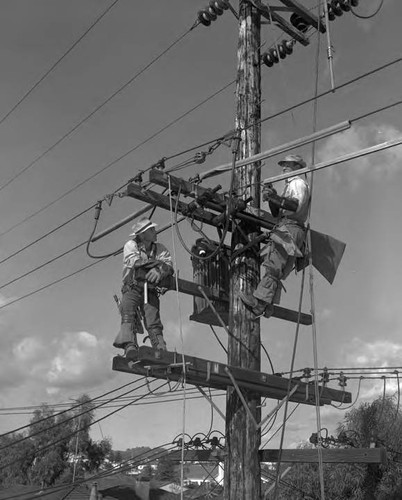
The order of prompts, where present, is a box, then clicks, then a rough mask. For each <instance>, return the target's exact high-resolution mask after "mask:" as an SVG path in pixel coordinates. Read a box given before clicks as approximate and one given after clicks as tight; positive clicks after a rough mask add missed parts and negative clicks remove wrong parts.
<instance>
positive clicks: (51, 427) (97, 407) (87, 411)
mask: <svg viewBox="0 0 402 500" xmlns="http://www.w3.org/2000/svg"><path fill="white" fill-rule="evenodd" d="M143 379H144V377H142V378H141V379H140V380H137V381H136V382H140V381H142V380H143ZM131 383H132V382H131ZM127 385H129V384H127ZM146 385H147V383H144V384H142V385H140V386H139V387H135V388H134V389H130V390H129V391H127V392H125V393H123V394H119V395H118V396H115V397H114V398H111V399H109V400H107V401H104V402H102V403H100V404H99V405H97V406H96V405H95V406H94V407H92V408H89V409H88V410H85V411H83V412H81V413H77V414H74V415H73V416H72V417H70V418H66V419H65V420H63V421H61V422H57V423H56V424H53V425H51V426H49V427H46V429H45V430H40V431H37V432H34V433H31V434H29V435H28V436H24V437H22V438H20V439H17V440H16V441H13V442H11V443H8V444H6V445H5V446H2V447H0V451H1V450H4V449H6V448H10V447H11V446H14V445H16V444H19V443H22V442H23V441H26V440H28V439H30V438H32V437H35V436H39V435H40V434H42V433H43V432H47V431H49V430H50V429H55V428H56V427H59V426H60V425H64V424H65V423H67V422H71V421H73V420H75V419H77V418H78V417H82V416H83V415H86V414H87V413H89V412H91V411H95V410H98V409H99V408H101V407H102V406H105V405H106V404H109V403H111V402H112V401H115V400H118V399H120V398H121V397H123V396H127V394H131V393H132V392H134V391H137V390H138V389H141V388H142V387H145V386H146ZM117 390H119V389H117ZM112 392H113V391H112ZM145 396H147V394H144V396H143V397H145ZM133 402H134V401H130V402H129V403H128V404H132V403H133ZM86 404H88V402H85V403H82V404H80V405H77V406H76V407H75V408H77V407H80V406H83V405H86ZM125 406H126V405H123V406H122V407H121V408H124V407H125ZM119 408H120V407H119ZM69 411H71V408H70V409H69V410H65V411H63V412H60V413H59V414H56V415H51V416H50V417H48V418H49V419H50V418H54V417H57V416H60V415H62V414H64V413H68V412H69ZM42 422H43V420H42ZM37 423H39V422H34V423H33V424H31V425H30V426H33V425H35V424H37ZM91 425H92V424H91ZM30 426H28V427H30ZM14 432H15V431H14ZM73 435H74V434H73Z"/></svg>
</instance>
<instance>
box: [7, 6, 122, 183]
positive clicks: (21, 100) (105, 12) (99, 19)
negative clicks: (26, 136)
mask: <svg viewBox="0 0 402 500" xmlns="http://www.w3.org/2000/svg"><path fill="white" fill-rule="evenodd" d="M118 1H119V0H114V1H113V2H112V3H111V4H110V5H109V6H108V7H106V9H105V10H104V11H103V12H102V13H101V14H100V15H99V16H98V17H97V18H96V19H95V21H94V22H93V23H92V24H91V25H90V26H89V27H88V28H87V29H86V30H85V31H84V33H83V34H82V35H81V36H80V37H79V38H78V39H77V40H76V41H75V42H74V43H73V44H72V45H71V46H70V47H69V48H68V49H67V51H66V52H64V54H63V55H62V56H61V57H59V59H57V61H56V62H55V63H53V64H52V66H51V67H50V68H49V69H48V70H47V71H46V72H45V73H44V74H43V75H42V76H41V77H40V78H39V80H37V81H36V82H35V83H34V85H33V86H32V87H31V88H30V89H29V90H28V91H27V92H26V93H25V94H24V95H23V96H22V97H21V98H20V99H19V100H18V101H17V102H16V104H14V106H12V108H11V109H10V110H9V111H7V112H6V114H5V115H3V116H2V117H1V118H0V125H2V123H4V122H5V120H7V118H8V117H9V116H10V115H11V114H12V113H13V112H14V111H15V110H16V109H17V108H19V106H20V105H21V104H22V103H23V102H24V101H25V100H26V99H27V97H29V96H30V95H31V94H32V92H33V91H34V90H35V89H36V88H38V86H39V85H40V84H41V83H42V82H43V81H44V80H45V79H46V78H47V77H48V76H49V75H50V74H51V73H52V72H53V71H54V70H55V69H56V68H57V66H58V65H59V64H60V63H61V62H62V61H63V59H65V58H66V57H67V56H68V54H70V53H71V52H72V51H73V50H74V49H75V47H76V46H77V45H78V44H79V43H80V42H82V40H83V39H84V38H85V37H86V36H87V35H88V34H89V33H90V32H91V31H92V30H93V28H95V26H96V25H97V24H98V23H99V22H100V21H101V20H102V19H103V18H104V17H105V16H106V14H108V12H109V11H110V10H111V9H112V8H113V7H114V6H115V5H116V4H117V2H118ZM13 180H14V179H12V180H10V181H9V182H12V181H13ZM6 185H7V184H5V185H3V186H1V187H0V191H1V190H2V189H3V188H4V187H6Z"/></svg>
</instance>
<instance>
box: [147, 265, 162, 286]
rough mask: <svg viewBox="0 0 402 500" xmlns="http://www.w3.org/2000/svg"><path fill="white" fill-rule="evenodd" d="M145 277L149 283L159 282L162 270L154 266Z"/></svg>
mask: <svg viewBox="0 0 402 500" xmlns="http://www.w3.org/2000/svg"><path fill="white" fill-rule="evenodd" d="M145 279H146V280H147V281H148V282H149V283H159V281H160V279H161V272H160V271H159V269H158V268H156V267H153V268H152V269H150V270H149V271H148V272H147V274H146V275H145Z"/></svg>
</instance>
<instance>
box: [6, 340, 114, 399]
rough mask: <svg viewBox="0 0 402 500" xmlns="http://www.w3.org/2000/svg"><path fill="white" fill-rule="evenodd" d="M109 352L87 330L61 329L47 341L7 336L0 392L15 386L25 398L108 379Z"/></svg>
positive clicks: (86, 386) (85, 385) (63, 391)
mask: <svg viewBox="0 0 402 500" xmlns="http://www.w3.org/2000/svg"><path fill="white" fill-rule="evenodd" d="M3 340H4V339H3ZM110 356H111V354H110V348H109V346H108V345H105V343H104V342H103V341H100V340H98V339H97V337H96V336H95V335H93V334H92V333H88V332H64V333H62V334H61V335H58V336H55V337H54V338H53V340H51V341H50V342H49V341H46V340H45V339H43V338H41V337H40V336H35V337H33V336H25V337H23V338H20V339H15V338H13V337H12V336H9V337H8V339H7V341H6V342H3V349H2V351H1V354H0V385H1V387H2V393H3V395H4V394H5V393H6V392H9V391H14V390H15V389H16V388H18V389H19V394H20V395H21V394H25V395H26V399H27V400H28V399H29V398H30V397H33V398H46V397H47V396H51V395H55V394H60V395H61V394H63V395H64V394H66V393H68V392H69V391H73V392H77V390H78V391H85V390H88V389H91V388H93V387H96V386H98V385H99V384H101V383H102V382H103V381H106V380H108V379H110V368H109V367H110V363H111V360H110Z"/></svg>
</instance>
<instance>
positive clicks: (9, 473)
mask: <svg viewBox="0 0 402 500" xmlns="http://www.w3.org/2000/svg"><path fill="white" fill-rule="evenodd" d="M77 402H78V403H79V404H80V406H78V407H77V405H76V403H74V406H73V407H72V409H71V410H70V411H68V412H66V413H63V414H56V413H54V411H53V410H52V409H51V408H50V407H49V406H48V405H47V404H43V405H42V406H41V407H40V409H39V410H36V411H35V412H34V414H33V417H32V419H31V421H30V425H29V427H28V429H27V431H26V432H25V433H21V434H17V433H15V434H10V435H8V436H2V437H0V448H2V450H1V451H0V486H1V487H3V488H5V487H9V486H12V485H16V484H24V485H37V486H41V487H48V486H52V485H54V484H55V483H59V482H63V483H65V482H72V480H73V479H77V478H78V477H79V476H83V475H84V473H85V472H86V471H90V472H95V471H97V470H98V469H99V467H100V466H101V465H102V464H103V462H104V460H105V458H106V456H107V455H108V454H109V452H110V450H111V443H110V441H109V440H108V439H103V440H102V441H99V442H95V441H93V440H92V439H91V438H90V436H89V430H90V426H91V424H92V422H93V420H94V411H93V404H92V403H91V401H90V399H89V397H88V396H86V395H83V396H81V397H80V398H79V399H78V400H77Z"/></svg>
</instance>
